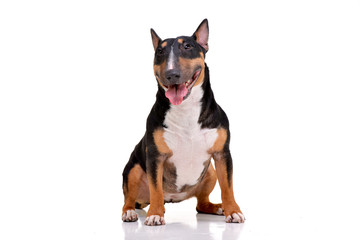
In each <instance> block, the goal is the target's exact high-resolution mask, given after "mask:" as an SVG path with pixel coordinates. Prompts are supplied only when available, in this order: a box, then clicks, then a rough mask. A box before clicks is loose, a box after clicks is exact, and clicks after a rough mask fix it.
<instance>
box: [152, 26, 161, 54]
mask: <svg viewBox="0 0 360 240" xmlns="http://www.w3.org/2000/svg"><path fill="white" fill-rule="evenodd" d="M150 33H151V38H152V43H153V46H154V50H156V49H157V47H158V46H159V43H160V42H161V38H160V37H159V36H158V35H157V34H156V32H155V31H154V29H152V28H151V29H150Z"/></svg>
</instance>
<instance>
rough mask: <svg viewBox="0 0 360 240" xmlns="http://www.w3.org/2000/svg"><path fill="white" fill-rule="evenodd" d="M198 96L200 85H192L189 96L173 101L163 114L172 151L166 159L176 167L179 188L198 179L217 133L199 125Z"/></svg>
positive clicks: (200, 91) (167, 140)
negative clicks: (178, 102)
mask: <svg viewBox="0 0 360 240" xmlns="http://www.w3.org/2000/svg"><path fill="white" fill-rule="evenodd" d="M201 97H202V89H201V87H200V86H197V87H194V88H193V89H192V93H191V94H190V96H189V97H188V99H186V100H185V101H184V102H183V103H182V104H180V105H177V106H174V105H172V106H171V108H170V110H169V111H168V112H167V114H166V116H165V121H164V124H165V125H166V126H167V128H165V132H164V139H165V142H166V144H167V145H168V147H169V148H170V149H171V150H172V152H173V155H172V157H171V158H170V159H169V161H170V162H171V163H173V164H174V166H175V168H176V175H177V178H176V186H177V187H178V190H180V189H181V187H183V186H184V185H194V184H196V183H197V181H198V179H199V177H200V176H201V173H202V172H203V170H204V167H205V166H204V163H205V162H207V161H208V160H209V159H210V157H211V156H210V154H209V153H208V151H209V149H210V148H211V147H212V146H213V145H214V142H215V140H216V139H217V137H218V133H217V129H215V128H214V129H201V128H200V124H199V123H198V119H199V116H200V111H201V102H200V99H201Z"/></svg>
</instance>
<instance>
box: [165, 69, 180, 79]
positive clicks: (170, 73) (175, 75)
mask: <svg viewBox="0 0 360 240" xmlns="http://www.w3.org/2000/svg"><path fill="white" fill-rule="evenodd" d="M165 77H166V79H167V80H168V81H176V80H178V79H179V78H180V71H179V70H176V69H171V70H167V71H166V72H165Z"/></svg>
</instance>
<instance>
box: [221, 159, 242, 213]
mask: <svg viewBox="0 0 360 240" xmlns="http://www.w3.org/2000/svg"><path fill="white" fill-rule="evenodd" d="M221 155H222V154H219V155H217V157H218V159H217V160H215V168H216V174H217V177H218V180H219V185H220V188H221V200H222V207H223V210H224V214H225V216H229V215H232V214H233V213H242V212H241V210H240V208H239V206H238V205H237V203H236V202H235V198H234V191H233V184H232V182H230V183H229V182H228V174H227V168H226V164H225V160H224V159H223V158H222V157H221Z"/></svg>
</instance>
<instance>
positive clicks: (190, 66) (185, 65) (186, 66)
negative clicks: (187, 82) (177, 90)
mask: <svg viewBox="0 0 360 240" xmlns="http://www.w3.org/2000/svg"><path fill="white" fill-rule="evenodd" d="M179 65H180V68H181V72H182V73H183V74H184V75H185V76H186V75H187V76H188V77H189V79H190V78H191V77H192V76H193V74H194V71H195V70H196V68H197V67H198V66H200V67H201V69H202V70H201V73H200V76H199V77H198V79H197V80H196V83H195V84H194V86H197V85H199V84H201V83H202V82H203V81H204V76H205V70H204V69H205V62H204V58H202V57H198V58H195V59H185V58H179Z"/></svg>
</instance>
